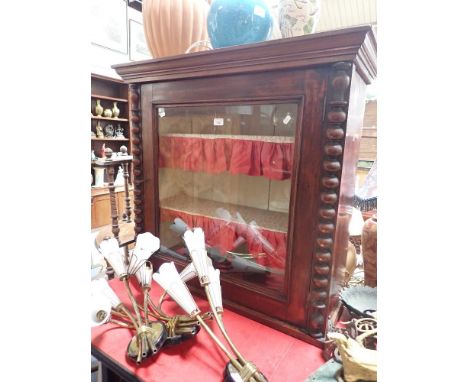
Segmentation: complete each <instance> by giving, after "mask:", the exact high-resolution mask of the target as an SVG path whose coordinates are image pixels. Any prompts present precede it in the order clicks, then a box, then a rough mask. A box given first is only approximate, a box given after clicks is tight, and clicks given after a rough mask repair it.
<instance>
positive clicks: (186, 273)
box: [179, 263, 197, 283]
mask: <svg viewBox="0 0 468 382" xmlns="http://www.w3.org/2000/svg"><path fill="white" fill-rule="evenodd" d="M179 276H180V278H181V279H182V281H183V282H184V283H186V282H187V281H190V280H192V279H193V278H195V277H197V271H196V270H195V266H194V265H193V263H190V264H189V265H187V266H186V267H185V268H184V269H183V270H182V272H180V274H179Z"/></svg>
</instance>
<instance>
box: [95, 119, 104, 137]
mask: <svg viewBox="0 0 468 382" xmlns="http://www.w3.org/2000/svg"><path fill="white" fill-rule="evenodd" d="M96 137H97V138H104V133H103V130H102V126H101V124H100V123H99V122H98V123H97V125H96Z"/></svg>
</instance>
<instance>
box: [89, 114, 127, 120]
mask: <svg viewBox="0 0 468 382" xmlns="http://www.w3.org/2000/svg"><path fill="white" fill-rule="evenodd" d="M91 119H96V120H102V121H115V122H128V119H127V118H107V117H96V116H94V115H93V116H92V117H91Z"/></svg>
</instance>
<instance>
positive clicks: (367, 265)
mask: <svg viewBox="0 0 468 382" xmlns="http://www.w3.org/2000/svg"><path fill="white" fill-rule="evenodd" d="M361 246H362V257H363V260H364V284H365V285H368V286H370V287H376V286H377V215H374V216H372V217H371V218H370V219H367V220H366V222H365V223H364V227H363V228H362V239H361Z"/></svg>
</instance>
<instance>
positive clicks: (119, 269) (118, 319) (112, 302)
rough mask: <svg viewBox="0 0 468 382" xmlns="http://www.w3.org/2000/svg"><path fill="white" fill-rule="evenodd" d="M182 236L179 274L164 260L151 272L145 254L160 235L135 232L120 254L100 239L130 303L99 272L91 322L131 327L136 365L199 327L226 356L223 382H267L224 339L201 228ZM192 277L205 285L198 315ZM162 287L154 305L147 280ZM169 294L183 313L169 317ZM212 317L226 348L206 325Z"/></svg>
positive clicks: (216, 275)
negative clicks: (134, 284)
mask: <svg viewBox="0 0 468 382" xmlns="http://www.w3.org/2000/svg"><path fill="white" fill-rule="evenodd" d="M183 239H184V242H185V245H186V246H187V249H188V251H189V255H190V259H191V260H192V262H191V263H189V264H188V265H187V266H186V267H185V268H184V269H183V270H182V272H180V274H179V272H178V271H177V269H176V267H175V265H174V263H173V262H170V263H163V264H162V265H161V266H160V267H159V270H158V272H153V266H152V263H151V262H150V261H149V258H150V257H151V256H152V255H153V254H154V253H156V252H157V251H158V250H159V248H160V241H159V239H158V238H157V237H156V236H154V235H152V234H151V233H149V232H147V233H143V234H139V235H138V236H137V238H136V243H135V247H134V248H133V250H130V251H128V255H127V254H126V253H127V252H123V251H122V249H121V248H120V247H119V243H118V241H117V240H116V239H115V238H108V239H105V240H103V241H102V242H101V244H100V246H99V250H100V252H101V253H102V255H103V256H104V258H105V259H106V261H107V263H108V264H109V265H110V266H111V267H112V268H113V270H114V273H115V276H116V277H117V278H118V279H119V280H120V281H121V282H122V283H123V284H124V286H125V289H126V292H127V294H128V297H129V299H130V301H131V305H132V310H133V311H131V310H130V309H128V308H127V307H126V306H125V305H124V304H123V303H122V301H121V300H120V298H119V297H118V296H117V294H116V293H115V292H114V291H113V289H112V288H111V286H110V285H109V283H108V282H107V279H106V276H105V274H104V273H102V272H101V273H98V274H97V275H95V276H94V277H93V278H92V281H91V285H92V288H91V325H92V326H97V325H102V324H105V323H108V322H110V323H113V324H116V325H119V326H121V327H125V328H128V329H131V330H135V335H134V336H133V337H132V339H131V341H130V343H129V344H128V346H127V356H128V358H129V359H130V360H132V361H134V362H136V363H137V364H140V363H141V362H143V361H144V360H145V359H148V358H150V357H153V356H154V355H156V354H157V353H158V352H159V350H160V349H161V348H162V347H163V345H165V344H177V343H179V342H181V341H183V340H185V339H188V338H191V337H193V336H195V335H196V334H197V333H198V332H199V330H200V328H203V329H204V330H205V331H206V332H207V334H208V335H209V336H210V338H211V339H212V340H213V342H214V344H215V345H216V346H218V348H220V349H221V351H222V352H223V353H224V354H225V356H226V357H227V358H228V360H229V361H228V363H227V365H226V367H225V370H224V381H233V382H234V381H243V382H244V381H245V382H246V381H249V382H266V381H267V379H266V377H265V376H264V375H263V374H262V373H261V372H260V371H259V370H258V368H257V367H256V366H255V365H254V364H253V363H252V362H251V361H249V360H247V359H245V357H243V356H242V354H241V353H240V352H239V350H238V349H237V347H236V346H235V345H234V343H233V342H232V340H231V338H230V337H229V335H228V333H227V330H226V327H225V325H224V323H223V302H222V294H221V284H220V271H219V269H215V268H214V267H213V264H212V261H211V259H210V258H209V257H208V255H207V252H206V246H205V235H204V232H203V230H202V229H201V228H195V229H193V230H191V229H187V230H186V231H185V232H184V234H183ZM131 277H136V278H137V279H138V284H139V286H140V287H141V289H142V292H143V301H140V302H138V301H137V299H136V297H135V295H134V294H133V292H132V290H131V288H130V285H129V279H130V278H131ZM195 277H197V278H198V281H199V283H200V286H201V287H202V288H203V289H204V292H205V295H206V298H207V300H208V303H209V306H210V311H209V312H205V313H202V312H201V310H200V309H199V307H198V306H197V304H196V302H195V300H194V299H193V297H192V295H191V293H190V291H189V289H188V287H187V285H186V282H187V281H189V280H191V279H193V278H195ZM153 280H154V281H155V282H156V283H157V284H159V285H160V286H161V287H162V288H163V289H164V291H165V292H164V294H162V295H161V297H160V299H159V301H158V303H157V304H156V303H155V302H153V301H152V299H151V296H150V293H149V292H150V290H151V285H152V281H153ZM166 294H167V295H169V296H170V297H171V298H172V299H173V300H174V301H175V302H176V303H177V304H178V305H179V306H180V307H181V308H182V309H183V310H184V312H185V313H186V314H184V315H176V316H170V315H168V314H166V313H165V312H164V311H163V309H162V304H163V301H164V298H165V296H166ZM211 319H214V321H215V322H216V324H217V326H218V328H219V330H220V332H221V333H222V336H223V337H224V340H225V341H226V343H227V346H226V345H225V344H224V343H223V342H222V341H221V339H220V338H218V337H217V336H216V334H215V333H214V332H213V331H212V329H211V328H210V326H209V325H208V324H207V323H206V321H207V320H211Z"/></svg>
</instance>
